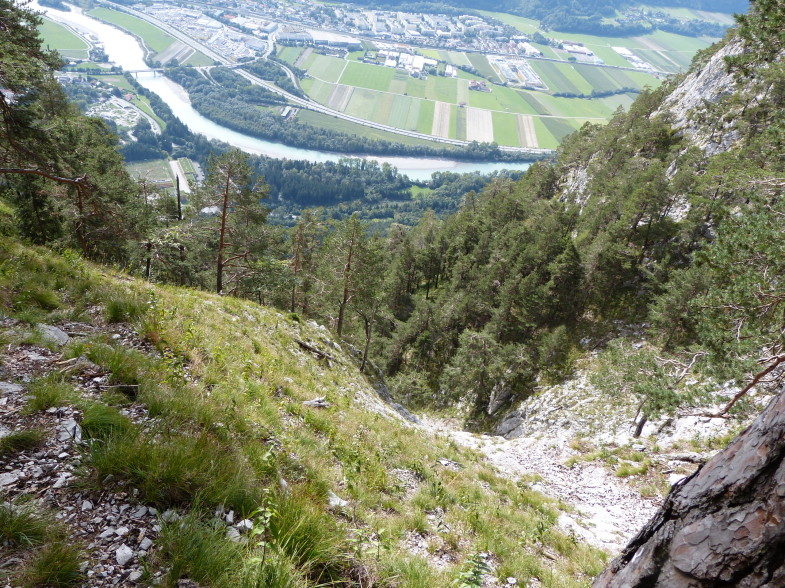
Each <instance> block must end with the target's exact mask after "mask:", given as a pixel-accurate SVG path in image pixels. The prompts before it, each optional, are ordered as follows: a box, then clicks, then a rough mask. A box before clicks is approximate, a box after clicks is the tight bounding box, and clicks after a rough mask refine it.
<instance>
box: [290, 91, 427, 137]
mask: <svg viewBox="0 0 785 588" xmlns="http://www.w3.org/2000/svg"><path fill="white" fill-rule="evenodd" d="M427 104H428V103H427V102H422V103H421V110H420V114H422V107H424V106H426V105H427ZM431 118H433V104H432V103H431ZM297 119H298V120H300V121H302V122H304V123H307V124H309V125H313V126H315V127H319V128H322V129H329V130H333V131H337V132H341V133H349V134H350V135H357V136H358V137H368V138H369V139H380V140H384V141H392V142H394V143H403V144H404V145H422V146H429V147H432V146H433V145H434V143H433V141H427V140H425V139H417V138H414V137H407V136H406V135H398V134H397V133H389V132H387V131H381V130H379V129H374V128H371V127H366V126H365V125H360V124H357V123H353V122H351V121H347V120H342V119H339V118H334V117H332V116H329V115H326V114H321V113H319V112H313V111H312V110H305V109H303V110H300V111H299V112H298V113H297ZM421 132H422V131H421ZM427 132H428V133H430V132H431V127H430V123H429V126H428V131H427Z"/></svg>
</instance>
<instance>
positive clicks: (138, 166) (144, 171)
mask: <svg viewBox="0 0 785 588" xmlns="http://www.w3.org/2000/svg"><path fill="white" fill-rule="evenodd" d="M126 169H127V170H128V173H129V174H131V177H133V178H135V179H146V180H149V181H151V182H155V181H161V180H164V181H166V180H169V181H172V182H174V178H173V177H172V168H170V167H169V162H168V161H167V160H166V159H151V160H149V161H141V162H138V163H129V164H128V165H126Z"/></svg>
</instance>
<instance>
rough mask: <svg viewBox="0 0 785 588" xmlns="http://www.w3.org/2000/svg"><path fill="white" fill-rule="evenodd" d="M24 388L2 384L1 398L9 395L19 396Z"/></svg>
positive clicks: (0, 383)
mask: <svg viewBox="0 0 785 588" xmlns="http://www.w3.org/2000/svg"><path fill="white" fill-rule="evenodd" d="M22 390H24V388H23V387H22V386H20V385H19V384H12V383H11V382H0V396H5V395H7V394H19V393H20V392H22Z"/></svg>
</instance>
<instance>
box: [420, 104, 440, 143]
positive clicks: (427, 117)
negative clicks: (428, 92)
mask: <svg viewBox="0 0 785 588" xmlns="http://www.w3.org/2000/svg"><path fill="white" fill-rule="evenodd" d="M435 110H436V104H435V103H434V102H431V101H430V100H422V101H420V110H419V113H418V115H417V131H418V132H420V133H425V134H427V135H430V134H431V131H432V130H433V113H434V111H435Z"/></svg>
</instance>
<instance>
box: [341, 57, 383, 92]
mask: <svg viewBox="0 0 785 588" xmlns="http://www.w3.org/2000/svg"><path fill="white" fill-rule="evenodd" d="M395 73H396V70H395V69H393V68H391V67H384V66H381V65H370V64H367V63H355V62H349V64H348V65H347V66H346V70H345V71H344V72H343V75H342V76H341V80H340V82H341V83H342V84H346V85H347V86H355V87H357V88H367V89H369V90H378V91H381V92H387V91H389V89H390V83H391V82H392V81H393V78H394V77H395Z"/></svg>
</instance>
